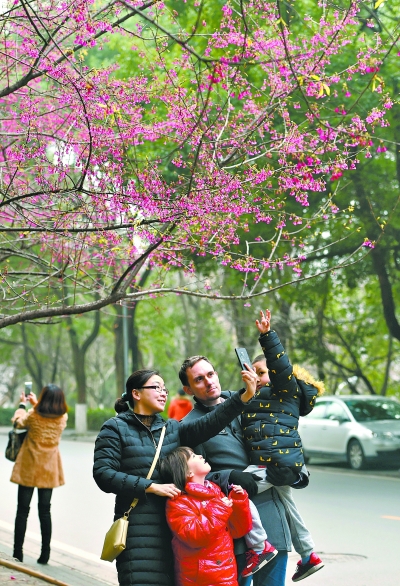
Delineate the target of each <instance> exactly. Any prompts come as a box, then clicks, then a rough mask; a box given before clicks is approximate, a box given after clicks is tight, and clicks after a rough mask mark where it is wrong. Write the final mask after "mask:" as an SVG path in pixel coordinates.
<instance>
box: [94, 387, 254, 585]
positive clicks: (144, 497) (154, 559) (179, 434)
mask: <svg viewBox="0 0 400 586" xmlns="http://www.w3.org/2000/svg"><path fill="white" fill-rule="evenodd" d="M243 406H244V405H243V402H242V401H241V400H240V394H239V393H235V395H234V396H233V397H232V398H231V399H229V400H228V401H225V402H224V403H223V404H222V405H221V406H220V407H219V408H218V409H215V410H214V411H212V412H211V413H209V414H208V415H207V416H206V417H203V418H201V419H199V420H196V421H192V422H186V423H182V422H178V421H176V420H175V419H169V420H168V421H164V419H163V418H162V417H161V416H160V415H157V416H156V418H155V420H154V422H153V424H152V426H151V429H150V430H149V429H148V428H147V427H146V426H145V425H143V423H141V422H140V421H139V419H138V418H137V417H135V415H134V413H133V412H132V411H126V412H124V413H120V414H119V415H118V416H117V417H113V418H112V419H109V420H108V421H106V423H104V425H103V426H102V428H101V430H100V433H99V435H98V436H97V439H96V445H95V451H94V467H93V476H94V479H95V481H96V483H97V485H98V486H99V487H100V488H101V490H103V491H104V492H112V493H115V494H116V495H117V496H116V500H115V517H114V519H118V518H119V517H121V516H122V515H123V513H124V512H125V511H126V510H128V508H129V505H130V503H131V501H132V500H133V499H134V498H135V497H137V498H139V499H140V500H139V503H138V505H137V506H136V507H135V508H134V509H133V511H132V513H131V514H130V517H129V529H128V537H127V544H126V549H125V551H123V552H122V553H121V554H120V555H119V556H118V558H117V570H118V581H119V584H120V586H132V585H135V586H137V585H140V586H145V585H146V586H147V585H154V586H173V584H174V571H173V555H172V549H171V533H170V530H169V528H168V525H167V522H166V520H165V498H163V497H159V496H156V495H153V494H147V493H145V490H146V488H147V487H148V486H149V485H150V484H151V483H152V481H154V482H162V481H161V480H160V476H159V467H158V466H157V467H156V469H155V470H154V473H153V476H152V480H146V475H147V473H148V471H149V469H150V466H151V463H152V461H153V458H154V454H155V450H156V445H157V444H158V441H159V439H160V434H161V429H162V427H163V426H164V425H166V426H167V429H166V433H165V438H164V442H163V446H162V450H161V455H160V459H161V458H162V457H165V456H166V455H167V454H168V453H169V452H171V451H172V450H174V449H175V448H176V447H178V446H180V445H183V446H190V447H195V446H196V445H197V444H199V443H201V442H203V441H206V440H208V439H209V438H210V437H213V436H214V435H216V434H218V433H219V431H220V430H221V429H223V428H224V427H225V426H226V425H227V424H228V423H229V422H230V421H231V420H232V419H233V418H234V417H236V416H237V415H239V414H240V413H241V411H242V410H243ZM110 525H111V523H110Z"/></svg>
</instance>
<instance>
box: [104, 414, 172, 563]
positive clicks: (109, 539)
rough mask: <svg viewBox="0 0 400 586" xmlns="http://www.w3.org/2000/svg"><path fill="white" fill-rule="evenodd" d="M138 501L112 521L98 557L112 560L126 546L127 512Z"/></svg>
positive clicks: (157, 454) (161, 439) (163, 429)
mask: <svg viewBox="0 0 400 586" xmlns="http://www.w3.org/2000/svg"><path fill="white" fill-rule="evenodd" d="M165 428H166V426H165V425H164V427H163V428H162V430H161V436H160V441H159V442H158V446H157V450H156V455H155V456H154V460H153V463H152V465H151V468H150V470H149V473H148V474H147V476H146V478H147V479H149V478H151V475H152V474H153V472H154V468H155V467H156V464H157V460H158V458H159V456H160V452H161V446H162V443H163V441H164V435H165ZM138 501H139V499H133V501H132V502H131V506H130V507H129V509H128V511H126V513H124V516H123V517H121V518H120V519H117V520H116V521H114V523H113V524H112V525H111V527H110V529H109V530H108V531H107V533H106V536H105V539H104V545H103V551H102V552H101V556H100V559H102V560H105V561H107V562H113V561H114V560H115V558H116V557H118V556H119V554H120V553H121V552H122V551H124V549H125V548H126V536H127V534H128V525H129V520H128V517H129V513H130V512H131V510H132V509H134V508H135V507H136V505H137V504H138Z"/></svg>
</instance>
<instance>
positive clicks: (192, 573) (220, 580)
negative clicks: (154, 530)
mask: <svg viewBox="0 0 400 586" xmlns="http://www.w3.org/2000/svg"><path fill="white" fill-rule="evenodd" d="M210 470H211V466H210V465H209V464H208V463H207V462H206V461H205V460H204V458H203V456H200V455H198V454H195V453H194V452H193V451H192V450H191V449H190V448H186V447H180V448H177V449H176V450H174V451H173V452H171V453H169V454H168V456H167V457H166V458H165V459H164V460H163V461H162V462H161V474H162V476H163V477H164V479H165V482H171V483H174V484H175V486H176V487H177V488H179V489H180V490H181V491H182V492H181V494H180V495H179V496H177V497H174V498H172V499H169V500H168V501H167V506H166V515H167V521H168V525H169V526H170V528H171V531H172V533H173V539H172V548H173V551H174V556H175V580H176V586H193V585H196V586H209V585H210V584H212V585H213V586H217V585H218V586H219V585H223V586H238V581H237V569H236V561H235V555H234V553H233V539H237V538H238V537H242V536H243V535H245V534H246V533H247V532H248V531H249V530H250V529H251V526H252V521H251V515H250V508H249V500H248V496H247V493H246V491H245V490H243V488H242V487H241V486H236V485H235V486H233V487H232V490H231V492H230V493H229V497H227V496H225V495H224V493H223V492H222V491H221V489H220V488H219V487H218V486H217V485H216V484H214V483H213V482H210V481H208V480H206V475H207V474H208V473H209V472H210Z"/></svg>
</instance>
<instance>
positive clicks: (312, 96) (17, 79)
mask: <svg viewBox="0 0 400 586" xmlns="http://www.w3.org/2000/svg"><path fill="white" fill-rule="evenodd" d="M379 4H381V3H379ZM288 7H289V8H290V10H288V9H287V8H288ZM362 9H363V3H361V2H358V1H350V2H349V1H339V2H335V3H334V4H331V3H329V2H321V3H320V6H316V4H315V3H314V2H302V3H300V2H286V3H285V4H283V3H281V2H279V1H278V2H269V1H265V0H246V1H245V0H229V1H227V2H215V0H213V1H211V0H204V1H203V2H200V1H199V0H168V1H165V2H161V1H158V0H152V1H148V2H141V1H139V0H118V1H114V0H110V1H103V0H63V1H61V2H60V1H59V0H57V1H56V0H35V1H33V0H2V3H1V16H0V23H1V28H0V35H1V37H0V51H1V61H0V65H1V88H0V100H1V102H0V103H1V112H2V114H1V139H2V140H1V142H2V149H1V152H0V190H1V200H0V271H1V272H0V288H1V289H0V293H1V302H0V303H1V306H0V327H5V326H8V325H12V324H16V323H19V322H24V321H32V320H43V319H51V318H53V317H55V316H63V315H71V314H77V313H84V312H87V311H91V310H94V309H99V308H101V307H104V306H106V305H109V304H113V303H118V302H121V301H122V300H124V299H131V300H132V299H133V300H134V299H141V298H144V297H146V296H149V295H159V294H166V293H169V292H171V293H172V292H175V293H181V294H191V295H200V296H207V297H218V298H227V297H229V298H232V296H229V295H225V294H224V291H221V290H220V289H215V288H214V286H213V282H212V280H211V281H210V280H208V281H207V284H206V285H204V283H203V281H198V282H197V281H196V259H198V258H201V257H208V258H212V259H214V262H215V267H216V271H217V270H218V268H219V269H220V270H221V267H225V269H224V270H227V269H230V270H232V271H241V272H242V273H243V282H244V286H243V290H240V291H238V292H237V296H236V297H239V298H242V299H243V300H244V301H246V300H248V299H250V298H251V297H253V296H256V295H261V294H264V293H265V291H268V290H270V285H269V284H268V283H269V279H270V276H271V274H273V271H277V270H283V269H285V270H286V269H287V267H289V270H290V272H291V274H292V277H290V278H289V281H290V280H299V279H302V278H311V277H312V276H313V274H315V273H318V269H315V270H314V273H313V272H312V271H311V272H310V271H309V272H307V273H304V272H303V271H304V269H303V266H304V263H305V261H306V259H307V254H309V253H310V252H311V251H312V252H313V253H315V252H316V245H315V235H316V234H317V233H318V234H320V233H321V231H323V230H324V225H325V223H330V222H332V221H334V220H335V218H336V219H339V218H340V222H342V223H346V222H347V224H348V225H347V228H349V227H350V232H354V231H355V230H356V229H357V228H356V226H352V225H351V207H349V208H346V209H345V210H343V209H342V210H341V209H339V208H338V207H337V205H336V203H335V193H336V190H337V189H338V188H339V186H340V184H341V182H343V181H344V180H345V178H346V174H348V173H351V171H352V169H354V168H356V166H357V164H358V161H359V158H360V156H363V157H365V156H368V152H369V150H370V149H371V148H376V146H375V147H374V144H375V142H374V141H375V137H376V133H377V132H378V133H379V128H381V127H383V126H385V125H386V124H387V122H386V114H387V112H388V110H389V109H390V107H391V105H392V101H391V98H390V96H389V95H387V93H386V92H385V88H384V79H383V77H382V76H383V73H382V72H381V70H382V67H383V65H384V63H385V59H388V58H389V56H390V54H391V50H392V48H393V46H394V45H395V44H396V42H397V39H396V38H395V37H394V35H393V34H391V33H390V32H389V33H387V26H389V24H390V23H389V24H388V23H386V25H385V27H380V28H379V30H381V31H383V32H382V34H381V35H380V34H378V33H376V32H374V31H372V32H373V34H366V33H363V32H361V28H362V23H363V22H364V21H365V19H364V20H363V19H362V18H361V13H362ZM379 9H380V8H377V10H376V11H375V13H376V14H378V12H379ZM367 17H368V14H367ZM377 18H378V17H377V16H376V15H375V21H376V19H377ZM375 21H374V20H373V19H371V20H370V21H369V20H368V18H367V19H366V22H367V27H368V26H369V27H370V28H373V27H374V26H375V24H376V22H375ZM369 22H371V23H372V24H368V23H369ZM366 30H367V32H368V28H367V29H366ZM385 31H386V33H385ZM113 55H114V56H115V55H122V56H123V58H122V57H121V59H114V58H113ZM122 61H124V63H122ZM379 148H382V147H379ZM250 232H251V238H250V235H249V234H250ZM348 233H349V231H347V232H346V231H345V230H344V229H343V234H341V235H340V238H346V237H347V236H348ZM254 234H255V236H254ZM332 244H333V240H331V241H329V240H328V241H327V244H326V246H327V247H329V246H330V245H332ZM373 245H374V244H373V242H371V241H370V240H369V239H368V234H362V233H360V234H359V244H358V246H357V247H356V249H355V250H354V251H353V252H352V253H351V254H349V257H348V259H347V261H346V262H348V263H352V262H357V260H358V259H359V258H360V256H362V255H363V254H365V253H368V249H369V247H371V246H373ZM254 250H257V251H258V252H257V254H254V253H253V251H254ZM260 250H261V251H262V252H261V253H260V252H259V251H260ZM148 269H151V274H152V275H153V276H154V278H152V279H149V280H148V281H149V284H148V285H147V286H146V287H142V288H140V287H139V286H138V283H139V280H140V275H141V274H142V272H143V271H144V270H147V271H148ZM171 269H173V270H175V271H176V270H180V271H183V272H184V273H185V275H187V283H188V286H187V287H185V288H180V289H179V288H178V289H171V288H168V287H167V286H166V285H165V283H164V279H163V275H167V274H168V271H169V270H171Z"/></svg>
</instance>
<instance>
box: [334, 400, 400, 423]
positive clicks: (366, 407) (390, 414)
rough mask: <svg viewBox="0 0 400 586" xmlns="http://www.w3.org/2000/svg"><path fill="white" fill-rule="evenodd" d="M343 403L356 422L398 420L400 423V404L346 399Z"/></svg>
mask: <svg viewBox="0 0 400 586" xmlns="http://www.w3.org/2000/svg"><path fill="white" fill-rule="evenodd" d="M345 403H346V405H347V407H348V408H349V409H350V411H351V413H352V415H353V417H354V419H355V420H356V421H382V420H388V419H398V420H399V421H400V403H397V402H396V401H390V400H389V401H388V400H386V401H385V400H382V399H376V400H373V399H372V400H368V401H361V400H360V399H347V400H346V401H345Z"/></svg>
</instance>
